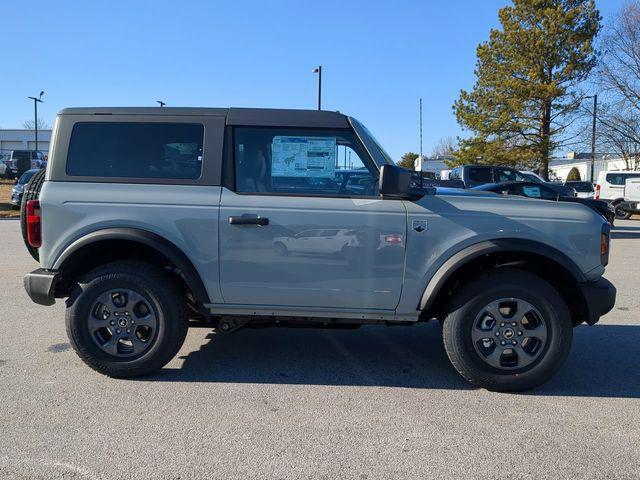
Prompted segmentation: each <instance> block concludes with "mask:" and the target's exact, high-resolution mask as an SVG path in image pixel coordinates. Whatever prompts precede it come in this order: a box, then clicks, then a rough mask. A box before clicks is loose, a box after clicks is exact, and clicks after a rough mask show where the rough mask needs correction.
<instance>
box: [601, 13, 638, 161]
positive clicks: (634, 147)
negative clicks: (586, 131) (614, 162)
mask: <svg viewBox="0 0 640 480" xmlns="http://www.w3.org/2000/svg"><path fill="white" fill-rule="evenodd" d="M602 51H603V54H602V58H601V65H600V69H599V73H598V83H599V87H600V90H601V92H602V93H601V94H600V96H601V98H602V99H603V100H604V101H603V104H602V107H601V112H600V114H599V115H598V142H599V144H600V145H602V147H603V148H606V149H607V150H608V151H611V152H612V153H616V154H618V155H620V156H621V157H622V158H623V159H624V160H625V163H626V166H627V168H629V169H635V168H637V167H639V166H640V161H639V159H638V153H639V152H638V150H639V149H640V148H639V147H640V1H638V0H634V1H632V2H629V3H627V4H625V5H624V6H623V7H622V9H621V10H620V11H619V12H618V14H617V15H616V16H615V17H614V18H613V20H612V21H611V22H610V23H609V24H608V25H607V26H606V28H605V31H604V35H603V38H602Z"/></svg>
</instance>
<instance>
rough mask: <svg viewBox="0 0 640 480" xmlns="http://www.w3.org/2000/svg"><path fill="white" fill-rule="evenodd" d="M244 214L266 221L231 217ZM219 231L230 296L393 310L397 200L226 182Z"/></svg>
mask: <svg viewBox="0 0 640 480" xmlns="http://www.w3.org/2000/svg"><path fill="white" fill-rule="evenodd" d="M242 215H258V216H260V217H266V218H268V219H269V224H268V225H265V226H259V225H233V224H230V223H229V217H231V216H242ZM219 232H220V279H221V288H222V294H223V298H224V301H225V302H226V303H228V304H244V305H271V306H277V305H280V306H291V307H305V308H326V307H330V308H333V309H336V310H345V309H352V310H358V309H369V310H371V309H380V310H387V311H393V310H394V309H395V308H396V306H397V305H398V301H399V300H400V294H401V290H402V278H403V273H404V258H405V247H404V237H405V235H406V210H405V206H404V204H403V202H401V201H399V200H382V199H370V198H362V199H355V198H322V197H302V196H278V195H239V194H236V193H234V192H232V191H230V190H228V189H226V188H225V189H223V191H222V199H221V207H220V227H219Z"/></svg>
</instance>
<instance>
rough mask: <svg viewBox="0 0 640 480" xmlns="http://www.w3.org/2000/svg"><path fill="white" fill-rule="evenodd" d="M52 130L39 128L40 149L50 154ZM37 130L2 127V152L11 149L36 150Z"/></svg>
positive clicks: (0, 136)
mask: <svg viewBox="0 0 640 480" xmlns="http://www.w3.org/2000/svg"><path fill="white" fill-rule="evenodd" d="M50 141H51V130H38V150H40V151H41V152H42V153H44V154H45V155H48V154H49V142H50ZM35 148H36V142H35V132H34V131H33V130H22V129H20V130H18V129H16V130H12V129H1V128H0V154H4V153H9V152H10V151H11V150H35Z"/></svg>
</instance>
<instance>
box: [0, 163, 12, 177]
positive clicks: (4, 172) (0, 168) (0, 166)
mask: <svg viewBox="0 0 640 480" xmlns="http://www.w3.org/2000/svg"><path fill="white" fill-rule="evenodd" d="M0 178H4V179H7V178H8V179H11V178H13V172H12V170H11V168H9V166H8V165H7V163H6V161H5V160H0Z"/></svg>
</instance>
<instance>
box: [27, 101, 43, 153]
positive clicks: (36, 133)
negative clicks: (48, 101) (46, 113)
mask: <svg viewBox="0 0 640 480" xmlns="http://www.w3.org/2000/svg"><path fill="white" fill-rule="evenodd" d="M42 95H44V90H42V91H41V92H40V95H39V96H37V97H27V98H28V99H30V100H33V111H34V122H35V123H34V124H33V128H34V132H35V137H36V138H35V140H36V146H35V150H36V152H37V151H38V103H44V102H43V101H42Z"/></svg>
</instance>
